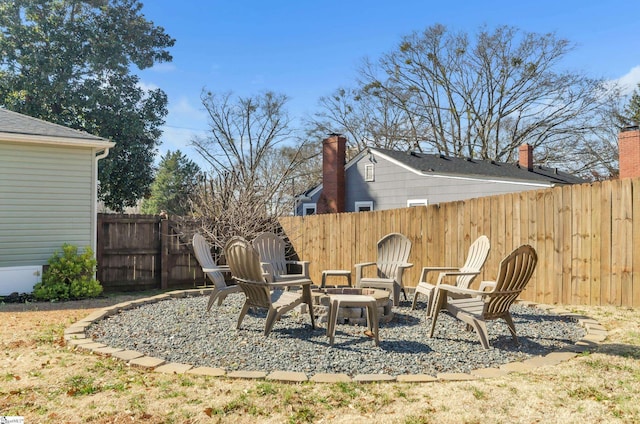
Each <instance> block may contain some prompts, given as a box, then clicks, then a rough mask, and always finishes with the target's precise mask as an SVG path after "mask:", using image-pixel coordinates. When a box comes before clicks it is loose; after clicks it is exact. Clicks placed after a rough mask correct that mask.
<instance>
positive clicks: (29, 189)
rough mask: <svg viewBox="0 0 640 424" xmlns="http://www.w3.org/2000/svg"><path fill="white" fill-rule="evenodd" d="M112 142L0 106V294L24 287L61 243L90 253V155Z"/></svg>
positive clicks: (93, 179) (93, 199)
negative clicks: (86, 248)
mask: <svg viewBox="0 0 640 424" xmlns="http://www.w3.org/2000/svg"><path fill="white" fill-rule="evenodd" d="M114 145H115V143H112V142H110V141H109V140H106V139H104V138H100V137H95V136H93V135H91V134H87V133H84V132H81V131H76V130H72V129H70V128H67V127H63V126H60V125H56V124H52V123H49V122H45V121H42V120H39V119H35V118H32V117H29V116H26V115H22V114H19V113H15V112H11V111H8V110H5V109H1V108H0V295H8V294H11V293H13V292H18V293H30V292H31V291H32V290H33V285H34V284H35V283H36V282H38V281H39V280H40V276H41V274H42V266H43V265H45V264H46V263H47V260H48V259H49V258H50V257H51V256H52V255H53V253H54V252H55V251H56V250H59V249H60V248H61V247H62V245H63V244H64V243H70V244H74V245H76V246H78V247H79V248H81V249H82V248H84V247H87V246H89V247H91V248H92V249H93V250H94V251H95V248H96V205H97V182H98V176H97V175H98V160H100V159H102V158H104V157H106V156H107V155H108V153H109V149H110V148H111V147H113V146H114Z"/></svg>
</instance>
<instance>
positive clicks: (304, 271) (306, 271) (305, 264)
mask: <svg viewBox="0 0 640 424" xmlns="http://www.w3.org/2000/svg"><path fill="white" fill-rule="evenodd" d="M310 263H311V262H309V261H287V264H291V265H299V266H300V267H301V268H302V272H301V274H302V275H304V276H305V277H307V278H309V264H310Z"/></svg>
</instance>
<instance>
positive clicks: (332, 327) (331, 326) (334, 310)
mask: <svg viewBox="0 0 640 424" xmlns="http://www.w3.org/2000/svg"><path fill="white" fill-rule="evenodd" d="M338 309H340V302H339V301H338V300H334V301H333V302H331V306H330V307H329V322H328V323H327V336H329V344H330V345H332V346H333V340H334V338H335V335H336V324H337V321H338Z"/></svg>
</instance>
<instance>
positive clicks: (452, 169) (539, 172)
mask: <svg viewBox="0 0 640 424" xmlns="http://www.w3.org/2000/svg"><path fill="white" fill-rule="evenodd" d="M370 150H372V151H374V152H377V153H378V154H380V155H382V156H386V157H387V158H388V159H391V160H393V161H395V162H398V163H399V164H401V165H403V166H405V167H407V168H410V169H411V170H413V171H415V172H418V173H421V174H424V175H429V174H433V175H450V176H458V177H479V178H487V177H488V178H495V179H504V180H518V181H523V182H539V183H548V184H552V185H557V184H580V183H584V182H586V180H584V179H582V178H579V177H576V176H574V175H571V174H569V173H566V172H563V171H560V170H558V169H557V168H549V167H544V166H539V165H535V166H534V167H533V169H532V170H531V171H530V170H528V169H526V168H523V167H521V166H520V165H519V164H518V163H507V162H496V161H493V160H479V159H470V158H458V157H450V156H445V155H440V154H433V153H419V152H401V151H398V150H388V149H379V148H371V149H370ZM358 156H359V155H358ZM357 159H359V158H358V157H356V158H354V160H357Z"/></svg>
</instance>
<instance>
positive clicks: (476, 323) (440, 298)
mask: <svg viewBox="0 0 640 424" xmlns="http://www.w3.org/2000/svg"><path fill="white" fill-rule="evenodd" d="M537 263H538V256H537V254H536V251H535V250H534V249H533V247H531V246H529V245H523V246H520V247H518V248H517V249H515V250H514V251H513V252H511V253H510V254H509V255H508V256H507V257H505V258H504V259H503V260H502V261H501V262H500V266H499V269H498V278H497V279H496V281H495V282H493V281H489V282H483V283H482V284H481V285H480V290H471V289H464V288H461V287H457V286H451V285H448V284H442V285H439V286H438V287H437V292H436V309H435V311H434V314H433V319H432V322H431V332H430V334H429V337H433V332H434V329H435V328H436V322H437V319H438V312H439V311H440V310H441V309H443V308H444V309H446V310H447V311H448V312H449V313H450V314H451V315H452V316H454V317H455V318H457V319H459V320H461V321H463V322H465V323H467V326H468V327H471V328H473V329H474V330H475V332H476V334H477V335H478V338H479V339H480V343H482V347H484V348H485V349H488V348H489V335H488V333H487V324H486V321H489V320H495V319H499V318H502V319H504V320H505V321H506V322H507V325H508V326H509V331H510V332H511V335H512V336H513V340H514V342H515V343H516V344H518V337H517V336H516V328H515V326H514V324H513V319H512V318H511V314H510V313H509V308H510V307H511V305H512V304H513V302H514V301H515V300H516V299H517V298H518V296H519V295H520V293H521V292H522V290H524V288H525V286H526V285H527V283H528V282H529V279H530V278H531V275H532V274H533V271H534V270H535V267H536V264H537ZM486 288H490V289H491V290H490V291H484V289H486ZM450 293H456V294H459V295H463V296H466V297H462V298H459V299H453V300H448V299H447V298H448V295H449V294H450Z"/></svg>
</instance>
